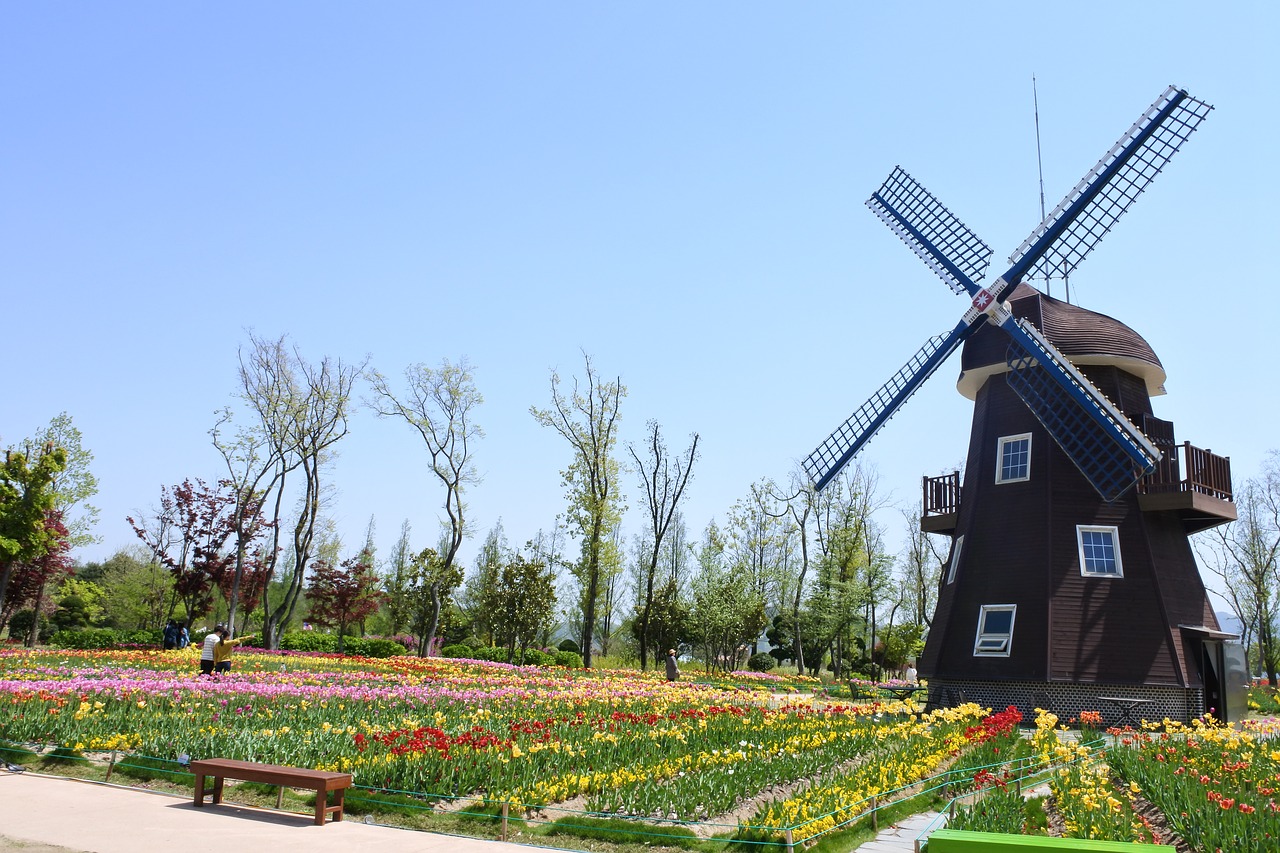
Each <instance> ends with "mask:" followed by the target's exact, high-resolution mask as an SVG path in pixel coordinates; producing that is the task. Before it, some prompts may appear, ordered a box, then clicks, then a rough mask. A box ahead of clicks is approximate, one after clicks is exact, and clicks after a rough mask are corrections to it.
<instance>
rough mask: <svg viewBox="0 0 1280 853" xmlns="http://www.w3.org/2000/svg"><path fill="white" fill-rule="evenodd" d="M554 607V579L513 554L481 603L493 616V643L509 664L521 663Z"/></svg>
mask: <svg viewBox="0 0 1280 853" xmlns="http://www.w3.org/2000/svg"><path fill="white" fill-rule="evenodd" d="M555 605H556V593H555V578H554V577H553V575H552V573H551V572H550V571H549V570H548V568H547V566H546V564H544V563H539V562H535V561H532V560H526V559H525V558H524V557H523V556H521V555H520V554H516V555H515V556H514V557H513V558H512V559H511V560H510V561H508V562H507V563H506V564H504V565H503V566H502V568H501V570H500V571H499V573H498V582H497V584H495V586H494V587H493V589H492V591H491V593H490V596H489V598H488V600H487V601H486V602H485V609H486V610H488V611H489V612H490V613H492V614H493V624H494V626H495V627H494V629H495V633H494V642H495V643H496V644H498V645H502V646H505V647H506V648H507V650H508V651H509V652H510V653H511V659H512V660H513V661H515V660H523V656H524V651H525V649H527V648H529V647H530V646H531V645H532V644H533V642H534V640H535V638H536V637H537V636H538V634H539V632H540V631H541V630H542V628H543V626H544V625H546V623H547V622H548V621H549V620H550V619H551V616H552V613H554V612H555Z"/></svg>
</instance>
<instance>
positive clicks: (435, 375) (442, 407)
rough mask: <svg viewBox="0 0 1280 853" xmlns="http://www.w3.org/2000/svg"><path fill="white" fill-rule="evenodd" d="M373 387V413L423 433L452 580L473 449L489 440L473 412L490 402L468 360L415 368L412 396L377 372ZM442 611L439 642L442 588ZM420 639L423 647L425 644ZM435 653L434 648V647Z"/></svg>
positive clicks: (410, 377)
mask: <svg viewBox="0 0 1280 853" xmlns="http://www.w3.org/2000/svg"><path fill="white" fill-rule="evenodd" d="M370 381H371V382H372V384H373V389H374V391H375V392H376V394H377V397H376V398H375V399H374V401H373V403H372V407H373V409H374V411H375V412H377V414H378V416H379V417H384V418H387V417H399V418H403V419H404V421H405V422H406V423H407V424H409V425H410V426H411V427H413V428H414V429H415V430H417V432H418V435H419V436H421V438H422V440H423V442H424V443H425V444H426V446H427V454H428V455H429V456H430V457H431V473H432V474H433V475H434V476H435V478H436V479H437V480H439V482H440V485H441V486H443V487H444V513H445V518H446V522H445V523H444V525H443V526H444V530H445V533H444V537H445V541H444V542H443V543H442V547H441V549H440V558H441V567H440V572H439V573H438V575H439V577H441V578H447V577H451V576H452V573H453V568H454V563H455V561H456V560H457V556H458V548H459V547H461V545H462V540H463V537H464V536H465V535H466V533H467V523H466V504H465V503H464V501H463V499H462V498H463V492H464V491H465V489H466V487H467V486H468V485H470V484H472V483H476V482H478V481H479V476H478V475H477V473H476V468H475V462H474V461H473V460H472V457H471V452H472V445H473V443H474V442H475V441H476V440H477V439H479V438H481V437H482V436H483V435H484V432H483V431H482V430H481V429H480V427H479V426H478V425H477V424H476V423H474V422H473V421H472V419H471V417H472V411H473V410H474V409H475V408H476V407H477V406H479V405H480V404H481V403H482V402H484V398H483V397H481V396H480V392H479V391H477V390H476V384H475V377H474V375H473V374H472V372H471V367H470V365H468V364H467V360H466V359H465V358H463V359H461V360H460V361H459V362H458V364H456V365H454V364H451V363H450V362H449V360H448V359H445V360H444V361H442V362H441V363H440V367H439V369H437V370H433V369H431V368H430V367H427V366H426V365H425V364H415V365H412V366H411V367H409V368H408V369H407V370H405V381H406V382H407V384H408V390H407V391H406V392H405V393H404V394H403V395H397V394H395V393H394V392H393V391H392V390H391V387H390V385H389V384H388V383H387V380H386V378H385V377H384V376H383V375H382V374H381V373H378V372H377V371H376V370H375V371H373V373H372V375H371V377H370ZM432 597H433V600H434V601H435V602H436V608H435V610H434V611H433V612H432V614H431V621H430V624H429V625H428V627H427V630H426V633H427V636H428V637H434V636H435V634H436V629H437V627H438V626H439V623H440V609H439V601H440V586H439V585H438V584H437V585H436V586H435V587H434V589H433V590H432ZM423 642H424V641H423V640H422V639H419V643H420V644H421V643H423ZM428 648H429V646H428Z"/></svg>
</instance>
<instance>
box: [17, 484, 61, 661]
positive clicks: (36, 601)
mask: <svg viewBox="0 0 1280 853" xmlns="http://www.w3.org/2000/svg"><path fill="white" fill-rule="evenodd" d="M44 529H45V533H44V535H45V538H46V541H47V542H48V543H49V544H48V547H47V550H46V551H45V552H44V554H43V555H41V556H39V557H37V558H35V559H34V560H28V561H26V562H21V563H15V564H14V566H13V573H12V575H11V576H10V578H9V586H8V588H7V589H6V590H5V596H4V609H3V611H2V612H0V625H3V624H5V623H7V622H8V621H9V617H11V616H12V615H13V614H14V613H15V612H16V611H18V610H19V609H20V608H22V607H23V606H24V605H26V604H27V603H28V602H30V604H31V609H32V610H33V611H34V612H35V615H36V618H34V619H32V620H31V633H30V634H29V635H28V636H27V637H26V638H25V642H26V644H27V645H28V646H33V645H35V643H36V640H37V638H38V637H39V630H40V626H39V623H40V618H39V617H40V612H41V611H42V610H45V609H46V608H45V600H44V595H45V592H46V590H48V589H49V588H50V587H51V586H52V587H56V586H57V585H58V583H59V582H60V581H61V580H62V579H63V578H64V577H67V576H68V575H71V574H73V573H74V571H73V569H72V565H73V564H72V561H71V555H70V553H69V552H70V551H71V543H70V541H69V537H70V533H69V532H68V530H67V527H66V525H65V524H63V523H62V512H61V510H57V509H51V510H48V511H46V512H45V515H44Z"/></svg>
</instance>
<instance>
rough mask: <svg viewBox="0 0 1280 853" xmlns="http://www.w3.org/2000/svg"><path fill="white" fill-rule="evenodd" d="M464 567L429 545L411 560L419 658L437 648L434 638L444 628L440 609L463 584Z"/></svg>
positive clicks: (411, 585) (413, 617)
mask: <svg viewBox="0 0 1280 853" xmlns="http://www.w3.org/2000/svg"><path fill="white" fill-rule="evenodd" d="M462 574H463V572H462V567H461V566H459V565H457V564H456V563H447V562H446V561H445V559H444V557H442V556H440V553H439V552H438V551H436V550H435V549H434V548H425V549H423V550H422V551H421V552H419V553H418V554H417V555H415V556H414V557H413V559H412V560H411V561H410V563H409V584H408V588H409V600H410V601H411V602H412V605H411V610H410V613H411V614H412V619H413V630H414V633H415V634H417V635H418V657H427V656H428V655H430V654H432V653H433V652H434V651H435V649H434V648H433V647H432V641H433V640H434V639H435V636H436V632H437V631H438V630H439V627H440V611H441V608H442V607H443V605H444V603H445V602H446V601H447V599H448V597H449V596H450V595H452V594H453V591H454V590H455V589H456V588H457V587H458V584H460V583H462Z"/></svg>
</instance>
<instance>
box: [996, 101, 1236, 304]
mask: <svg viewBox="0 0 1280 853" xmlns="http://www.w3.org/2000/svg"><path fill="white" fill-rule="evenodd" d="M1212 109H1213V107H1212V106H1210V105H1209V104H1206V103H1204V102H1203V101H1198V100H1196V99H1195V98H1193V97H1191V96H1190V95H1188V94H1187V93H1186V92H1185V91H1183V90H1181V89H1177V88H1174V87H1173V86H1170V87H1169V88H1168V89H1166V90H1165V92H1164V94H1163V95H1161V96H1160V97H1159V98H1158V99H1157V100H1156V102H1155V103H1154V104H1152V105H1151V107H1150V108H1149V109H1148V110H1147V111H1146V112H1145V113H1143V114H1142V116H1141V118H1139V119H1138V121H1137V122H1135V123H1134V125H1133V127H1131V128H1129V130H1128V132H1126V133H1125V135H1124V136H1122V137H1120V140H1119V141H1118V142H1116V144H1115V145H1114V146H1112V148H1111V150H1110V151H1108V152H1107V155H1106V156H1105V157H1103V158H1102V159H1101V160H1100V161H1098V164H1097V165H1096V166H1094V167H1093V169H1091V170H1090V171H1089V173H1088V174H1086V175H1085V176H1084V178H1083V179H1082V180H1081V181H1080V183H1078V184H1076V187H1075V189H1073V190H1072V191H1071V192H1070V193H1068V194H1067V197H1066V198H1064V199H1063V200H1062V202H1061V203H1060V204H1059V205H1058V206H1057V207H1056V208H1055V209H1054V211H1053V213H1050V214H1049V216H1048V217H1047V218H1046V219H1045V220H1044V222H1042V223H1040V225H1038V226H1037V227H1036V229H1035V230H1034V231H1032V232H1031V236H1029V237H1027V239H1026V240H1024V241H1023V242H1022V245H1021V246H1019V247H1018V248H1017V250H1016V251H1015V252H1014V253H1013V255H1012V256H1011V257H1010V258H1009V263H1011V264H1012V265H1013V266H1012V267H1010V269H1009V271H1008V272H1007V273H1005V275H1004V280H1005V281H1006V282H1008V284H1010V285H1015V284H1017V283H1018V282H1019V281H1022V280H1023V278H1026V277H1028V276H1030V277H1037V276H1043V277H1045V278H1048V277H1051V276H1059V277H1063V276H1068V275H1070V274H1071V272H1072V271H1073V270H1074V269H1075V268H1076V267H1077V266H1078V265H1079V264H1080V262H1081V261H1082V260H1084V258H1085V256H1086V255H1088V254H1089V252H1090V251H1092V249H1093V247H1094V246H1096V245H1098V243H1099V241H1101V240H1102V238H1103V237H1104V236H1105V235H1106V233H1107V232H1108V231H1110V230H1111V226H1113V225H1114V224H1115V223H1116V220H1118V219H1119V218H1120V217H1121V216H1122V215H1123V214H1124V212H1125V211H1126V210H1128V209H1129V207H1130V205H1132V204H1133V203H1134V201H1136V200H1137V198H1138V196H1139V195H1141V194H1142V191H1143V190H1145V189H1146V188H1147V185H1148V184H1150V183H1151V181H1152V179H1154V178H1155V176H1156V175H1157V174H1159V173H1160V170H1161V169H1163V168H1164V165H1165V164H1166V163H1168V162H1169V159H1170V158H1171V157H1173V155H1174V154H1176V153H1177V151H1178V148H1179V147H1180V146H1181V145H1182V143H1183V142H1185V141H1186V139H1187V137H1189V136H1190V135H1191V134H1192V133H1193V132H1194V131H1195V129H1196V128H1197V127H1199V126H1200V122H1202V121H1204V119H1205V117H1206V116H1208V115H1209V111H1210V110H1212ZM997 296H998V297H1002V294H997Z"/></svg>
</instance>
